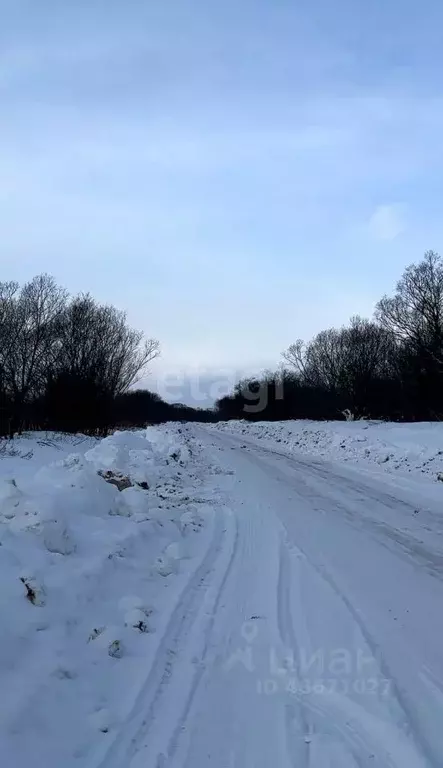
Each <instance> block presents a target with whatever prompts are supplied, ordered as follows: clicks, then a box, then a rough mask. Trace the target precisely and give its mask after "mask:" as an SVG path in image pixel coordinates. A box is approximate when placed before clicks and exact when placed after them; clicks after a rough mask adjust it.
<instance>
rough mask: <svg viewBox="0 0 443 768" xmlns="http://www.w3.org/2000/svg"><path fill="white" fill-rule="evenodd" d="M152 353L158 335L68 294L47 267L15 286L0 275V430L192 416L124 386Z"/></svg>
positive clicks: (101, 429)
mask: <svg viewBox="0 0 443 768" xmlns="http://www.w3.org/2000/svg"><path fill="white" fill-rule="evenodd" d="M158 354H159V343H158V341H156V340H155V339H147V340H144V338H143V334H142V333H141V332H140V331H136V330H134V329H132V328H130V327H129V326H128V324H127V321H126V316H125V313H124V312H120V311H119V310H117V309H115V307H112V306H108V305H102V304H99V303H97V302H96V301H95V300H94V299H93V298H92V297H91V296H90V295H89V294H83V295H79V296H75V297H70V296H68V294H67V293H66V291H64V290H63V288H61V287H60V286H58V285H57V284H56V283H55V281H54V279H53V278H52V277H50V276H49V275H39V276H38V277H35V278H34V279H33V280H31V281H30V282H29V283H26V284H25V285H24V286H22V287H20V286H19V285H18V284H17V283H13V282H9V283H0V434H1V435H2V436H6V435H7V436H13V435H14V434H15V433H17V432H21V431H23V430H25V429H26V430H27V429H50V430H62V431H67V432H85V433H93V434H100V435H103V434H106V433H107V432H108V431H109V430H110V429H111V428H113V427H115V426H119V425H121V426H126V427H130V426H142V425H144V424H146V423H156V422H160V421H165V420H168V419H174V420H177V419H188V420H190V419H191V418H197V413H196V412H194V411H193V409H189V408H187V407H186V406H172V405H169V404H168V403H165V402H163V401H162V400H161V398H159V397H158V396H157V395H155V394H153V393H151V392H148V391H144V390H140V391H132V390H131V387H133V385H134V384H135V383H136V382H137V380H138V379H139V378H140V377H141V376H142V375H143V373H144V372H145V371H146V367H147V365H148V364H149V363H150V362H151V361H152V360H153V359H154V358H155V357H157V355H158ZM198 416H199V418H201V420H204V419H205V418H207V417H206V415H205V414H204V413H201V414H199V415H198Z"/></svg>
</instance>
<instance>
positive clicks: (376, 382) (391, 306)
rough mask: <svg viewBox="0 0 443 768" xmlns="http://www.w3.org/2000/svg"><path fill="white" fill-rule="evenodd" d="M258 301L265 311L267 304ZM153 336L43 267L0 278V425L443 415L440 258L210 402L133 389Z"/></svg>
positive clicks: (5, 430) (91, 427)
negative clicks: (26, 278) (366, 310)
mask: <svg viewBox="0 0 443 768" xmlns="http://www.w3.org/2000/svg"><path fill="white" fill-rule="evenodd" d="M264 311H266V310H264ZM159 352H160V349H159V342H158V341H156V340H155V339H147V340H145V339H144V338H143V334H142V333H141V332H139V331H136V330H134V329H132V328H130V327H129V325H128V323H127V319H126V315H125V313H124V312H121V311H119V310H117V309H115V308H114V307H112V306H108V305H102V304H99V303H97V302H96V301H95V300H94V299H93V298H92V297H91V296H90V295H89V294H82V295H79V296H75V297H70V296H69V295H68V294H67V293H66V291H64V290H63V289H62V288H61V287H59V286H58V285H57V284H56V282H55V281H54V279H53V278H52V277H50V276H49V275H39V276H37V277H35V278H34V279H33V280H31V281H30V282H29V283H27V284H25V285H24V286H22V287H20V286H19V285H18V284H17V283H0V434H1V435H2V436H13V435H14V434H16V433H20V432H22V431H24V430H31V429H48V430H60V431H66V432H84V433H88V434H97V435H104V434H107V433H108V432H109V431H110V430H112V429H114V428H116V427H121V428H131V427H139V426H144V425H146V424H155V423H160V422H164V421H171V420H172V421H178V420H187V421H219V420H227V419H249V420H280V419H281V420H284V419H344V418H348V419H353V418H355V419H358V418H372V419H388V420H393V421H422V420H432V421H433V420H440V419H441V418H443V388H442V383H443V260H442V258H441V257H440V256H439V255H438V254H436V253H435V252H433V251H428V252H427V253H426V254H425V256H424V258H423V260H422V261H421V262H420V263H418V264H412V265H411V266H410V267H408V268H407V269H406V270H405V272H404V274H403V276H402V277H401V279H400V280H399V282H398V283H397V286H396V291H395V293H394V295H393V296H384V297H383V298H382V299H381V300H380V301H379V302H378V304H377V306H376V310H375V314H374V317H373V318H372V319H370V320H369V319H364V318H361V317H358V316H357V317H353V318H351V320H350V322H349V325H347V326H344V327H342V328H329V329H327V330H324V331H321V332H320V333H318V334H317V335H316V336H315V337H314V338H313V339H312V340H311V341H309V342H307V343H304V342H303V341H301V340H298V341H296V342H295V343H294V344H292V345H291V346H290V347H289V348H288V349H287V350H286V351H285V352H284V353H283V359H282V363H281V365H280V366H279V367H278V369H277V370H276V371H275V372H267V373H266V374H264V375H263V376H262V377H260V378H251V379H245V380H242V381H239V382H238V384H237V385H236V386H235V388H234V391H233V392H232V394H231V395H228V396H226V397H223V398H221V399H219V400H218V401H217V402H216V403H215V406H214V408H213V409H199V408H190V407H188V406H185V405H175V404H174V405H171V404H169V403H166V402H165V401H164V400H162V399H161V398H160V397H159V396H158V395H156V394H154V393H152V392H149V391H148V390H143V389H135V385H136V383H137V381H138V380H139V379H140V378H141V377H142V376H143V374H145V372H146V370H147V367H148V365H149V363H151V362H152V361H153V360H154V359H155V358H156V357H157V356H158V355H159Z"/></svg>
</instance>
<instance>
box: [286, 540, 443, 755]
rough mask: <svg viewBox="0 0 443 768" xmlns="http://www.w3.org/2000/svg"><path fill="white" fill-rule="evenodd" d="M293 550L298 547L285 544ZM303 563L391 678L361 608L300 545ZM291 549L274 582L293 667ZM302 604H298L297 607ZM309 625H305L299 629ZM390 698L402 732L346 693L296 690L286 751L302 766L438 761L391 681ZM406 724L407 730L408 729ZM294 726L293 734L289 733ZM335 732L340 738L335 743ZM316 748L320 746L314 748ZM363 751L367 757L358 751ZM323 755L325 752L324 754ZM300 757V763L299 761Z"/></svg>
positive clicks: (296, 650)
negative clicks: (401, 721)
mask: <svg viewBox="0 0 443 768" xmlns="http://www.w3.org/2000/svg"><path fill="white" fill-rule="evenodd" d="M289 546H290V547H291V550H292V551H295V552H297V550H298V548H295V547H293V545H292V544H291V545H289ZM298 552H299V555H301V557H302V562H304V563H305V564H306V566H307V567H308V568H312V569H313V571H314V572H315V574H316V576H318V577H320V579H321V580H322V582H323V583H324V584H325V587H326V589H327V590H328V591H329V592H332V594H333V597H334V599H335V600H339V601H340V602H341V603H342V604H343V605H344V606H345V608H346V611H347V613H348V615H349V616H350V618H351V626H352V623H353V624H354V625H355V626H356V627H357V628H358V630H359V631H360V633H361V635H362V637H363V638H364V640H365V642H366V644H367V646H368V649H369V650H370V652H371V653H372V655H373V657H374V658H376V659H377V662H378V664H379V667H380V671H381V672H382V675H383V677H384V678H386V679H390V680H392V679H393V678H392V676H391V675H390V671H389V669H388V668H387V665H386V663H385V662H384V660H383V656H382V653H381V649H380V647H379V646H378V644H377V643H376V641H375V640H374V638H373V637H372V635H371V633H370V632H369V630H368V628H367V626H366V624H365V623H364V621H363V619H362V617H361V615H360V613H359V611H357V610H356V609H355V608H354V606H353V605H352V603H351V601H350V600H349V599H348V598H347V596H346V595H344V594H343V593H342V592H341V591H340V589H339V588H338V586H337V585H336V584H335V581H334V579H333V578H332V576H330V574H328V573H327V572H326V570H325V568H324V567H323V566H322V567H319V566H318V565H316V564H315V563H313V562H310V561H309V560H308V559H307V557H306V555H305V554H304V553H303V551H302V550H298ZM290 571H291V563H290V551H288V543H287V542H282V545H281V561H280V576H279V585H278V618H279V629H280V634H281V636H282V639H283V641H284V642H286V643H287V642H288V640H289V641H290V643H291V647H292V649H293V651H294V653H295V654H296V657H297V669H298V670H299V669H300V662H301V655H300V647H299V646H300V644H299V642H298V641H297V632H296V630H295V622H296V621H297V619H298V620H300V621H302V622H303V621H304V617H303V614H302V612H301V611H300V612H299V616H298V617H295V616H294V615H293V612H292V610H291V602H292V601H291V589H292V587H293V585H294V584H295V581H294V579H292V578H291V572H290ZM301 607H302V606H300V608H301ZM306 632H307V628H306V627H304V632H303V634H304V635H305V638H307V639H308V638H309V636H308V635H307V634H306ZM293 679H294V680H295V681H296V684H297V687H298V686H299V685H300V684H301V682H302V681H301V680H300V677H299V673H298V672H297V673H296V674H294V675H293ZM392 698H393V700H394V703H395V705H396V707H397V708H398V709H399V710H400V711H401V713H402V715H403V718H404V725H405V731H403V732H401V731H400V730H399V728H398V727H397V726H396V724H395V723H389V722H386V718H385V716H384V715H383V714H381V715H380V717H378V716H376V715H374V714H371V713H369V712H367V711H366V710H365V708H364V707H363V706H362V705H361V704H359V703H357V702H356V701H354V700H352V699H350V698H349V697H348V696H346V695H344V694H338V693H333V692H330V693H323V694H320V693H319V694H315V693H309V695H307V694H304V693H298V694H297V695H296V696H295V697H294V699H295V700H296V701H297V704H295V702H291V703H290V704H288V705H286V726H287V738H288V750H289V751H290V754H291V758H292V759H293V761H294V762H293V764H294V768H295V766H299V765H303V767H304V768H309V766H315V768H323V766H325V768H327V766H329V765H331V766H333V765H335V762H333V760H334V759H335V758H334V756H335V755H337V759H338V757H339V762H340V765H341V766H343V768H348V766H349V768H404V766H405V765H406V764H407V765H408V768H409V766H411V768H426V767H428V768H429V767H430V766H435V768H438V766H437V763H435V762H434V761H433V759H432V756H430V755H428V754H427V750H426V748H425V747H424V745H423V741H422V740H421V739H418V740H417V731H416V730H415V723H414V719H413V717H412V715H411V714H410V713H409V712H408V708H407V706H406V704H405V702H404V701H403V697H402V695H401V692H400V691H399V689H398V687H397V685H396V684H395V682H393V685H392ZM407 726H409V730H410V733H408V734H406V727H407ZM291 731H295V733H294V732H293V733H291ZM337 737H338V739H339V741H338V742H337ZM302 739H304V740H306V741H307V743H308V748H307V749H306V751H305V753H304V755H303V757H302V754H301V750H300V741H301V740H302ZM318 747H319V748H320V750H319V749H318ZM362 752H365V753H366V757H365V756H364V755H363V754H362ZM325 754H326V755H328V756H327V757H325ZM301 759H302V760H303V761H304V762H302V763H300V760H301Z"/></svg>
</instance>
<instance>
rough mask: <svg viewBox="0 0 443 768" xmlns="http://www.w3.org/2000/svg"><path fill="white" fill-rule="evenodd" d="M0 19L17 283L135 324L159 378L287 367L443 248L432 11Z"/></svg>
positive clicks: (437, 17)
mask: <svg viewBox="0 0 443 768" xmlns="http://www.w3.org/2000/svg"><path fill="white" fill-rule="evenodd" d="M0 12H1V19H0V109H1V116H0V117H1V119H0V171H1V175H0V232H1V242H0V258H1V267H2V271H1V279H4V280H5V279H17V280H20V281H22V280H25V279H28V278H30V277H32V276H33V275H34V274H36V273H39V272H42V271H47V272H50V273H51V274H53V275H54V276H55V277H56V279H57V280H58V281H59V282H60V283H62V284H63V285H65V286H66V287H67V288H68V290H70V291H71V292H73V293H75V292H77V291H81V290H88V291H91V292H92V293H93V294H94V296H96V297H97V298H98V299H100V300H103V301H109V302H112V303H114V304H116V305H117V306H119V307H121V308H124V309H126V310H127V312H128V316H129V319H130V321H131V323H132V324H134V325H135V326H137V327H140V328H142V329H144V330H145V331H146V332H147V334H148V335H153V336H155V337H157V338H158V339H159V340H160V342H161V345H162V351H163V353H162V358H161V359H160V360H159V361H157V362H156V363H155V364H154V365H153V367H152V375H153V379H159V380H160V381H163V382H164V379H165V377H168V376H169V375H170V374H171V373H174V374H178V375H179V376H183V375H186V376H189V375H190V376H191V377H193V376H195V375H196V373H197V372H200V373H201V376H202V378H203V379H204V380H205V381H206V380H209V379H212V378H213V377H215V378H220V377H225V376H228V375H229V376H230V377H234V376H235V375H236V374H237V372H238V373H240V372H249V371H251V372H252V371H256V370H259V369H260V368H262V367H264V366H273V365H275V364H277V363H278V362H279V357H280V353H281V351H282V350H283V349H284V348H285V347H287V346H288V345H289V344H290V343H291V342H292V341H294V340H295V339H297V338H299V337H303V338H309V337H310V336H312V335H313V334H314V333H316V332H317V331H318V330H320V329H322V328H324V327H328V326H331V325H339V324H341V323H343V322H346V320H347V319H348V318H349V316H350V315H352V314H355V313H357V312H358V313H360V314H363V315H369V314H371V313H372V309H373V306H374V303H375V301H376V300H377V299H378V298H379V297H380V296H381V295H382V294H383V293H384V292H385V291H390V290H391V289H392V287H393V285H394V283H395V281H396V279H397V278H398V277H399V276H400V274H401V272H402V270H403V268H404V266H405V265H406V264H408V263H410V262H411V261H414V260H417V259H419V258H420V257H421V255H422V253H423V252H424V251H425V250H426V249H428V248H433V249H435V250H439V249H442V250H443V246H442V242H443V216H442V213H443V211H442V207H443V206H442V200H443V144H442V138H441V137H442V135H443V91H442V86H441V78H442V63H443V54H442V53H441V39H440V38H441V29H442V25H443V7H442V5H441V3H439V2H437V0H433V1H432V2H429V1H427V0H425V1H424V2H422V3H417V2H416V1H415V0H414V2H412V1H411V0H401V2H400V0H392V2H390V3H386V2H381V0H372V2H370V3H369V2H366V3H364V2H358V1H357V0H352V1H351V0H337V2H334V3H332V2H330V0H310V2H308V1H307V0H301V1H297V2H295V0H294V1H293V2H289V0H266V2H265V0H241V1H240V2H239V0H237V1H236V2H233V1H232V0H223V2H220V0H219V2H213V0H205V1H203V0H181V1H180V0H157V1H156V2H152V1H150V0H144V1H143V2H142V0H137V1H136V0H125V1H123V0H120V1H119V2H113V0H103V1H102V2H98V1H97V0H76V2H71V3H68V2H60V0H53V1H52V0H39V2H35V0H29V1H28V2H25V1H24V0H14V3H10V2H4V1H3V0H0ZM218 371H220V372H221V373H220V376H219V374H218ZM183 399H189V396H188V395H186V397H185V396H183ZM191 399H192V398H191ZM194 399H195V398H194Z"/></svg>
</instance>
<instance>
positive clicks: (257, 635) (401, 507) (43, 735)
mask: <svg viewBox="0 0 443 768" xmlns="http://www.w3.org/2000/svg"><path fill="white" fill-rule="evenodd" d="M272 426H273V427H274V428H275V429H277V428H279V426H280V425H272ZM291 426H292V428H294V425H287V427H288V428H289V429H290V428H291ZM308 426H309V427H310V428H312V430H315V429H320V425H307V424H306V423H305V424H302V425H300V429H301V430H303V429H307V428H308ZM366 426H368V429H372V426H370V425H366ZM357 428H358V429H361V430H363V433H364V432H366V429H365V425H355V426H354V425H339V429H340V430H342V433H341V434H342V435H343V434H345V433H346V430H349V431H348V432H347V433H346V434H348V435H353V437H356V436H357ZM376 428H377V427H376V426H374V429H376ZM242 429H243V426H242V425H239V426H236V425H232V424H231V425H230V426H229V427H228V428H226V427H221V428H216V427H210V426H207V427H203V426H198V425H185V426H182V427H179V426H177V425H175V426H174V425H172V426H170V427H168V428H158V429H153V428H150V429H148V430H145V431H141V432H137V433H117V434H116V435H114V436H112V437H110V438H107V439H106V440H104V441H102V442H99V443H95V444H93V443H89V444H87V445H83V443H82V445H83V449H82V452H81V453H80V454H77V455H74V456H72V455H70V453H71V454H72V446H67V448H66V450H64V452H62V451H61V449H60V450H59V451H58V453H57V456H58V461H57V462H56V463H55V464H54V463H52V464H50V465H42V462H41V461H40V459H39V458H38V457H36V461H37V466H36V468H34V469H33V468H32V461H33V459H19V458H18V457H15V458H14V457H13V458H10V459H4V460H1V461H0V465H1V476H2V477H3V480H2V482H1V486H0V488H1V502H0V510H1V518H0V519H1V523H0V542H1V546H0V577H1V583H2V591H1V598H0V601H1V602H0V606H1V616H2V623H1V633H2V637H1V649H2V650H1V655H0V682H1V685H0V703H1V718H0V737H1V738H0V743H1V752H0V761H1V764H2V765H7V766H13V767H14V768H29V766H30V765H39V766H40V765H42V766H45V768H55V767H56V766H57V768H58V766H60V765H63V766H64V768H74V766H81V768H269V766H276V768H277V767H278V768H441V766H442V765H443V740H442V738H441V733H442V729H443V651H442V644H441V637H442V634H443V618H442V612H441V606H442V604H443V516H442V503H441V497H442V493H443V488H442V486H441V485H440V483H438V482H435V483H432V482H429V480H428V479H427V478H425V477H423V476H422V474H423V473H422V472H421V470H420V468H418V469H417V468H416V469H417V473H416V474H414V472H411V474H410V476H409V477H405V475H404V474H403V472H404V471H405V469H406V472H407V469H408V467H407V466H405V463H403V464H402V467H401V469H399V470H395V471H394V473H393V474H389V473H387V472H383V471H382V470H381V469H380V468H378V471H376V472H375V471H372V470H371V471H367V469H365V467H367V466H369V465H368V464H367V462H366V463H365V461H366V460H365V459H363V458H360V459H358V460H359V461H360V466H352V465H351V464H350V463H347V464H345V463H344V462H343V461H341V462H340V461H337V460H335V459H336V457H337V456H340V455H341V453H340V451H343V449H340V448H337V451H336V453H331V456H332V458H333V459H334V460H332V461H331V460H327V459H326V458H324V457H323V456H320V455H316V456H314V455H312V454H311V455H308V454H307V451H305V455H303V453H301V452H300V450H299V449H298V450H292V449H291V445H289V443H288V444H283V445H282V444H281V443H278V442H277V441H278V439H280V438H279V437H277V438H275V437H272V439H271V437H270V436H269V435H268V436H267V437H261V438H259V437H258V434H256V433H255V432H254V431H253V430H258V431H259V429H260V428H259V427H258V426H254V427H252V428H251V430H250V431H249V432H247V433H242V432H241V430H242ZM248 429H249V428H248ZM262 429H264V428H262ZM280 429H281V426H280ZM321 429H323V431H327V430H328V429H331V430H332V427H331V428H330V427H329V425H321ZM353 429H354V432H352V430H353ZM396 429H398V428H395V430H396ZM410 429H411V431H410V434H411V432H412V431H414V430H416V431H417V432H419V431H420V425H417V427H411V428H410ZM425 429H429V430H431V428H430V427H429V425H426V427H423V430H425ZM236 430H239V433H237V432H236ZM383 430H385V432H389V427H388V426H387V425H386V426H385V425H383V426H382V431H383ZM438 431H439V430H438V429H436V430H435V440H437V433H438ZM281 435H282V432H280V436H281ZM30 439H32V438H30ZM281 439H282V440H283V437H281ZM284 439H289V437H288V438H286V436H285V438H284ZM343 439H344V438H343V437H342V440H343ZM382 439H383V440H385V438H384V437H383V438H382ZM409 439H410V451H411V453H410V455H412V453H413V454H414V456H417V455H419V453H420V451H421V448H420V447H417V438H414V439H415V442H413V439H412V438H411V437H410V438H409ZM395 441H396V445H397V446H398V445H399V443H401V444H402V445H403V447H404V446H405V443H406V442H407V441H405V440H403V442H401V441H400V440H399V438H398V436H397V437H395V439H394V438H393V437H392V436H391V445H392V444H394V442H395ZM62 442H63V441H62ZM331 442H332V437H331ZM368 443H370V444H371V445H373V444H375V439H372V438H371V441H368ZM434 445H435V442H434ZM320 450H324V451H326V444H325V446H323V448H321V449H320ZM397 450H399V449H398V448H397ZM402 450H403V449H402ZM37 453H39V451H37ZM404 453H405V451H404ZM48 459H49V461H51V460H52V459H53V456H52V455H51V456H49V455H48ZM414 460H415V459H414ZM8 462H9V463H8ZM20 462H22V463H25V462H26V463H27V464H26V466H27V467H28V468H27V470H26V471H25V470H24V469H23V467H22V468H21V470H20V468H19V463H20ZM7 463H8V466H9V470H10V471H11V472H12V476H11V474H9V477H8V473H7V472H6V469H5V466H6V464H7ZM386 463H389V462H386ZM382 467H385V464H383V465H382ZM436 471H438V470H436ZM99 473H100V474H99ZM399 473H400V474H399ZM103 475H106V478H105V477H103ZM431 476H432V475H431ZM12 479H14V480H15V482H12ZM106 480H108V481H109V480H112V481H114V482H118V483H119V484H120V487H123V486H124V485H127V484H128V482H129V481H131V482H132V483H133V485H132V486H131V487H128V488H126V489H125V490H121V491H119V490H118V489H117V487H116V486H115V485H112V484H110V483H109V482H107V481H106ZM146 486H149V487H148V488H147V487H146ZM22 579H23V581H22Z"/></svg>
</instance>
